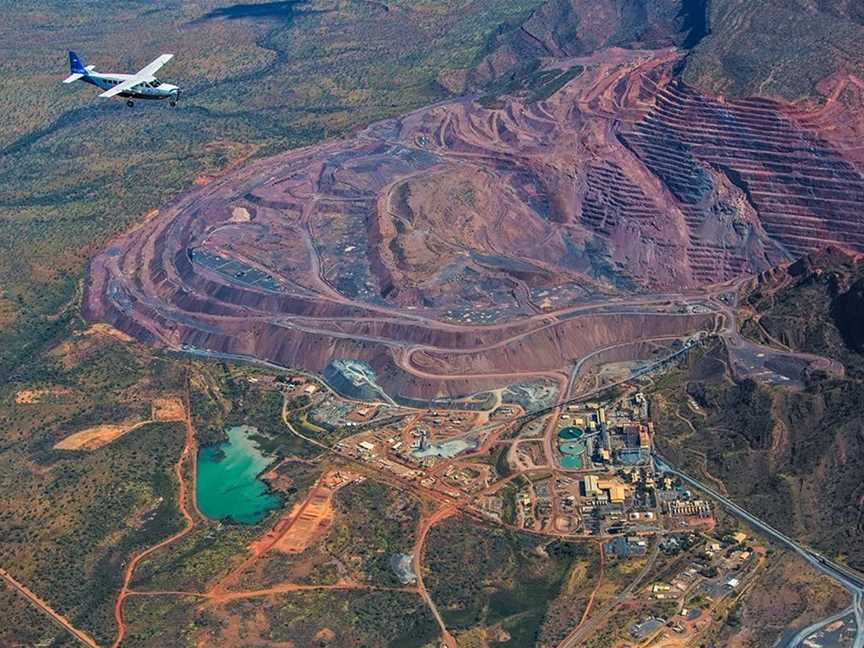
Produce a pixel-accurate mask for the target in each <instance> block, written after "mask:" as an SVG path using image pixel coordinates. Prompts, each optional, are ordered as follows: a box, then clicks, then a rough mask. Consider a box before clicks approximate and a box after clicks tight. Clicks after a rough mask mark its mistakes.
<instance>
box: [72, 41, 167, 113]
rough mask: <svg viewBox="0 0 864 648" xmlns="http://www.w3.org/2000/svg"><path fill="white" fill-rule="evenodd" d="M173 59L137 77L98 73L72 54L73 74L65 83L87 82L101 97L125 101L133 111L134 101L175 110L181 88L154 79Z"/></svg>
mask: <svg viewBox="0 0 864 648" xmlns="http://www.w3.org/2000/svg"><path fill="white" fill-rule="evenodd" d="M172 58H174V55H173V54H163V55H162V56H160V57H159V58H157V59H156V60H155V61H153V62H152V63H150V64H149V65H146V66H144V67H143V68H141V69H140V70H138V72H136V73H135V74H108V73H104V72H96V71H95V70H94V69H93V66H92V65H86V66H85V65H84V62H83V61H82V60H81V59H80V58H79V57H78V55H77V54H76V53H75V52H69V69H70V71H71V74H70V75H69V76H68V77H66V78H65V79H63V83H72V82H73V81H84V82H85V83H89V84H91V85H95V86H96V87H97V88H101V89H102V90H104V92H103V93H102V94H100V95H99V96H100V97H106V98H108V97H116V96H120V97H124V98H126V105H127V106H130V107H131V106H134V105H135V102H134V101H133V99H168V102H169V103H170V104H171V105H172V106H176V105H177V100H178V99H180V88H178V87H177V86H175V85H171V84H170V83H162V82H161V81H159V80H158V79H157V78H156V77H155V76H153V75H154V74H156V72H157V71H158V70H159V68H161V67H162V66H163V65H165V64H166V63H167V62H168V61H170V60H171V59H172Z"/></svg>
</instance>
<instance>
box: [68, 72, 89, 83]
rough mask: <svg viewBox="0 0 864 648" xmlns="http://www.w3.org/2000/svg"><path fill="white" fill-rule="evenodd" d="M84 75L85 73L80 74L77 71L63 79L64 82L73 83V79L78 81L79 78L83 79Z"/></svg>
mask: <svg viewBox="0 0 864 648" xmlns="http://www.w3.org/2000/svg"><path fill="white" fill-rule="evenodd" d="M83 77H84V75H83V74H79V73H77V72H76V73H75V74H70V75H69V76H68V77H66V78H65V79H63V83H72V82H73V81H77V80H78V79H81V78H83Z"/></svg>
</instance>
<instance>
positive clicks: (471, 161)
mask: <svg viewBox="0 0 864 648" xmlns="http://www.w3.org/2000/svg"><path fill="white" fill-rule="evenodd" d="M681 56H682V53H681V52H680V50H677V49H674V48H669V49H664V50H654V51H645V50H636V51H634V50H623V49H622V50H619V49H613V50H605V51H602V52H599V53H597V54H594V55H592V56H588V57H583V58H568V59H563V58H562V59H558V60H554V61H551V62H547V63H546V69H547V70H551V69H558V70H560V71H561V73H562V74H564V73H567V74H568V75H569V76H568V78H571V77H572V78H571V80H570V81H568V82H567V83H566V85H564V86H563V87H562V88H561V89H560V90H558V91H557V92H556V93H554V94H552V95H551V96H550V97H548V98H544V99H542V100H540V101H530V100H529V99H530V98H528V97H499V98H497V99H496V100H495V101H494V102H488V101H483V102H481V101H479V100H477V98H476V97H466V98H461V99H456V100H453V101H450V102H447V103H443V104H438V105H435V106H432V107H429V108H425V109H422V110H418V111H416V112H413V113H411V114H408V115H405V116H403V117H401V118H398V119H391V120H388V121H384V122H380V123H376V124H373V125H371V126H369V127H368V128H366V129H365V130H363V131H362V132H360V133H358V134H357V135H356V136H353V137H351V138H350V139H344V140H338V141H328V142H325V143H322V144H321V145H318V146H314V147H310V148H305V149H300V150H293V151H289V152H286V153H285V154H282V155H278V156H276V157H273V158H270V159H266V160H260V161H257V162H255V163H252V164H249V165H248V166H246V167H244V168H242V169H240V170H238V171H236V172H232V173H231V174H230V175H226V176H224V177H222V178H220V179H218V180H215V181H213V182H211V183H210V184H208V185H206V186H203V187H198V188H195V189H194V190H192V191H190V192H189V193H188V194H186V195H184V196H182V197H181V198H179V199H178V200H177V201H175V202H174V203H173V204H171V205H169V206H167V207H165V208H163V209H161V210H160V211H159V213H158V214H157V215H156V216H155V217H153V218H151V219H150V220H148V221H147V222H145V223H143V224H142V225H140V226H139V227H137V228H136V229H134V230H133V231H131V232H129V233H127V234H125V235H123V236H122V237H120V238H119V239H117V240H115V241H114V242H113V243H112V244H111V245H110V247H109V248H108V249H106V250H105V251H104V252H102V253H101V254H100V255H99V256H98V257H96V259H95V260H94V261H93V263H92V267H91V272H90V275H89V280H88V285H87V291H86V303H85V313H86V315H87V316H88V317H89V318H90V319H93V320H98V321H103V322H107V323H110V324H112V325H113V326H115V327H117V328H118V329H120V330H122V331H124V332H126V333H128V334H130V335H133V336H135V337H137V338H140V339H142V340H146V341H148V342H150V343H152V344H155V345H160V346H163V347H167V348H172V349H178V350H180V349H182V350H185V351H190V352H197V353H201V354H205V355H206V354H212V355H219V354H229V355H231V356H242V357H246V358H254V359H257V360H261V361H268V362H271V363H275V364H278V365H282V366H290V367H294V368H298V369H303V370H307V371H310V372H318V373H320V372H324V371H325V369H326V368H327V367H328V365H331V363H333V362H334V361H338V360H353V361H359V362H361V363H363V364H364V366H366V367H368V368H370V370H371V374H370V375H371V376H373V378H372V379H371V380H374V381H375V382H376V383H377V385H376V388H380V389H383V390H384V391H385V392H386V393H387V394H389V395H391V396H394V397H405V398H422V399H435V398H454V397H458V396H465V395H469V394H472V393H476V392H480V391H483V390H489V389H493V388H497V387H503V386H505V385H507V384H512V383H516V382H520V381H524V380H525V379H526V378H532V379H533V378H541V377H542V378H545V379H549V378H551V379H553V380H557V381H559V383H560V384H561V385H562V388H563V386H564V385H566V382H567V377H568V374H569V372H570V371H571V369H572V368H573V367H574V365H577V366H580V365H581V364H582V363H584V362H585V360H586V359H587V358H589V357H597V356H598V354H601V355H602V354H607V357H608V358H613V359H615V360H621V359H637V358H639V356H640V355H645V354H646V353H648V351H646V350H647V349H649V348H651V344H649V343H656V344H664V343H668V342H670V341H672V340H675V339H682V338H686V337H688V336H693V335H696V334H699V333H700V332H708V333H710V332H717V331H720V330H722V329H723V328H724V327H726V326H728V325H729V317H730V312H729V310H728V307H727V306H724V302H723V300H721V299H719V298H717V295H719V294H720V293H721V292H722V291H723V290H724V289H726V290H728V288H729V286H730V285H732V284H733V283H734V280H735V279H736V278H739V277H742V276H745V275H749V274H752V273H757V272H761V271H763V270H766V269H767V268H769V267H772V266H774V265H776V264H778V263H782V262H785V261H788V260H791V259H793V258H796V257H798V256H800V255H802V254H804V253H807V252H809V251H813V250H816V249H818V248H820V247H823V246H824V245H826V244H829V243H834V244H840V245H843V246H847V247H851V248H855V249H858V250H864V178H862V175H861V173H860V171H859V169H860V168H861V164H862V162H864V160H862V152H864V146H862V144H864V141H862V124H864V120H862V118H861V117H860V113H856V112H855V111H854V109H853V108H854V106H856V105H857V106H860V104H861V101H860V98H861V88H860V87H859V86H858V85H856V84H855V83H853V80H851V79H848V78H836V79H832V80H830V83H831V84H832V85H831V88H830V93H829V95H827V98H826V99H825V100H824V101H822V102H821V103H819V104H816V103H808V104H804V103H802V104H794V105H792V104H785V103H781V102H778V101H774V100H769V99H763V98H753V99H744V100H736V101H726V100H724V99H722V98H718V97H711V96H706V95H704V94H702V93H700V92H699V91H698V90H697V89H695V88H692V87H688V86H687V85H685V84H684V83H682V82H681V81H680V80H679V79H678V78H677V77H676V73H675V71H676V69H677V66H678V63H679V62H680V60H681ZM826 83H828V82H826ZM841 98H842V101H841V100H840V99H841ZM850 106H851V107H853V108H850ZM724 283H725V288H724V286H723V284H724Z"/></svg>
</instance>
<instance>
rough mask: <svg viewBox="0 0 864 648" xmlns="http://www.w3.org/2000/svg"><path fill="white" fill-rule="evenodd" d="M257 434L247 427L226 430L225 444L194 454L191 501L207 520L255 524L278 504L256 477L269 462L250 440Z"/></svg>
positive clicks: (279, 499)
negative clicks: (195, 476) (194, 478)
mask: <svg viewBox="0 0 864 648" xmlns="http://www.w3.org/2000/svg"><path fill="white" fill-rule="evenodd" d="M257 432H258V430H257V429H256V428H254V427H252V426H250V425H240V426H237V427H232V428H229V429H228V430H226V434H227V435H228V441H226V442H225V443H220V444H218V445H214V446H208V447H206V448H201V450H200V451H199V452H198V464H197V468H198V475H197V480H196V481H197V484H196V486H197V487H196V491H195V498H196V502H197V503H198V509H199V510H200V511H201V513H203V514H204V515H206V516H207V517H208V518H211V519H213V520H224V519H229V520H232V521H234V522H239V523H241V524H256V523H258V522H260V521H261V520H263V519H264V516H266V515H267V513H268V512H269V511H271V510H273V509H275V508H279V506H280V505H281V504H282V498H281V497H280V496H279V495H276V494H275V493H271V492H269V491H268V489H267V485H266V484H265V483H264V482H263V481H261V479H259V477H258V476H259V475H260V474H261V473H262V472H264V470H265V469H266V468H267V466H269V465H270V463H271V462H272V461H273V459H272V457H268V456H266V455H264V454H263V453H262V452H261V450H260V448H259V447H258V446H257V445H256V444H255V442H254V441H253V440H252V438H251V437H252V436H253V435H254V434H255V433H257Z"/></svg>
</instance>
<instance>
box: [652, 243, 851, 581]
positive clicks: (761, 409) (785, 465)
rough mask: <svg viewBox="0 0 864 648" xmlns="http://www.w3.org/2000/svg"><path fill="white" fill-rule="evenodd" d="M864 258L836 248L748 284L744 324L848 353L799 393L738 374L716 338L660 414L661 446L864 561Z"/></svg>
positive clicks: (667, 386)
mask: <svg viewBox="0 0 864 648" xmlns="http://www.w3.org/2000/svg"><path fill="white" fill-rule="evenodd" d="M862 279H864V260H862V258H861V256H860V255H857V256H856V255H852V254H849V253H846V252H843V251H841V250H837V249H833V250H828V251H826V252H824V253H818V254H815V255H811V256H808V257H806V258H804V259H802V260H800V261H798V262H796V263H793V264H791V265H789V266H786V267H782V268H778V269H776V270H774V271H771V272H766V273H763V274H762V275H761V276H759V277H758V278H757V279H755V280H754V281H753V282H751V283H750V284H749V285H747V286H746V288H745V289H744V291H743V294H742V296H741V297H742V301H741V303H742V310H741V313H740V315H739V317H740V320H741V329H742V331H743V332H744V333H745V334H746V335H748V336H749V337H750V338H752V339H754V340H755V341H757V342H760V343H764V344H767V345H773V346H777V345H778V344H779V345H784V346H786V348H787V349H790V350H793V351H797V352H804V353H814V354H821V355H825V356H828V357H831V358H833V359H836V360H839V361H840V362H842V363H843V364H844V366H845V368H846V376H845V377H843V378H835V379H831V378H828V377H826V376H821V375H818V374H817V375H813V376H811V377H810V381H809V383H808V384H807V386H806V388H805V389H803V390H801V391H791V390H787V389H780V388H776V387H769V386H766V385H762V384H757V383H755V382H753V381H743V382H736V381H735V380H733V379H732V377H731V373H730V371H729V368H728V362H727V358H726V354H725V352H724V351H723V349H722V348H721V347H719V346H718V347H716V348H714V349H713V350H711V351H710V352H708V353H706V354H705V355H703V356H701V357H700V358H698V359H697V360H694V361H693V362H692V363H691V364H690V365H689V366H688V367H686V368H684V369H682V370H679V371H677V372H675V373H673V374H672V375H670V376H669V377H667V378H665V379H664V381H663V382H662V383H661V385H660V387H659V389H658V397H659V398H658V407H657V408H656V411H655V416H656V418H657V420H658V427H659V428H660V429H662V430H664V432H663V433H662V434H661V435H658V444H659V447H660V448H661V451H662V452H664V453H666V454H668V455H670V456H673V457H675V460H676V461H678V462H680V463H681V464H682V465H686V466H687V467H688V468H689V469H690V470H692V471H693V472H694V473H696V474H702V475H703V476H704V477H705V479H706V481H709V483H710V482H713V481H714V480H719V481H720V482H722V483H723V485H724V486H725V489H726V490H727V491H728V492H729V493H730V494H731V495H732V496H733V498H734V499H736V501H740V502H742V503H743V504H744V505H746V506H747V507H748V508H750V509H752V510H753V511H754V512H756V513H757V514H758V515H761V516H763V517H764V518H765V519H767V520H768V521H770V523H771V524H774V525H775V526H777V527H778V528H780V529H783V530H786V531H788V532H790V533H791V534H793V535H795V536H797V537H799V538H800V539H802V540H803V541H805V542H807V543H810V544H812V545H814V546H815V547H817V548H818V549H820V550H821V551H824V552H825V553H827V554H828V555H831V556H836V557H838V558H839V559H841V560H846V561H848V563H849V564H850V565H852V566H854V567H856V568H858V569H862V568H864V558H862V556H864V533H862V532H864V499H862V498H864V482H862V480H861V475H862V474H864V412H862V410H861V406H860V404H861V403H862V402H864V372H862V367H864V354H862V352H861V351H862V350H861V347H860V339H861V333H862V330H864V329H862V324H861V313H862V308H861V303H862V302H861V301H860V300H861V286H862Z"/></svg>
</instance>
